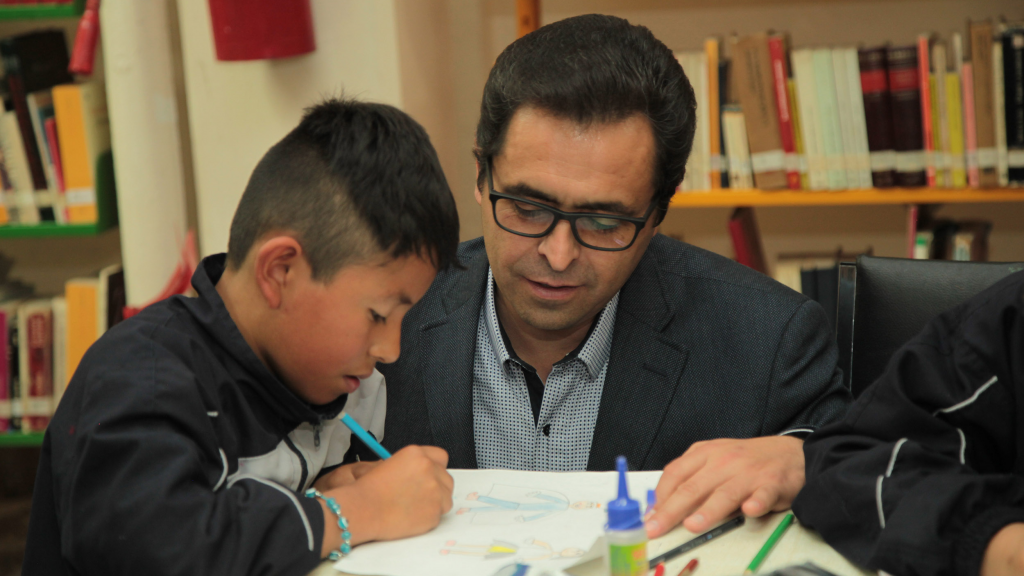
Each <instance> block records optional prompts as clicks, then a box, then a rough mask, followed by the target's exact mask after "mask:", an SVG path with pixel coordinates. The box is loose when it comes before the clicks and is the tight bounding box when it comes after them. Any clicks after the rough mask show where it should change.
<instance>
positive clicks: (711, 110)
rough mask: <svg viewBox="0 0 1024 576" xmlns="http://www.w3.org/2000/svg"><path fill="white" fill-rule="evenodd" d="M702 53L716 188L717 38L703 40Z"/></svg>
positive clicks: (718, 176)
mask: <svg viewBox="0 0 1024 576" xmlns="http://www.w3.org/2000/svg"><path fill="white" fill-rule="evenodd" d="M704 54H705V55H706V56H707V61H708V116H709V117H710V118H711V122H709V123H708V132H709V136H710V140H711V148H710V149H709V150H708V153H709V156H710V157H711V189H712V190H718V189H719V188H721V187H722V146H721V144H722V135H721V132H720V129H721V123H720V122H721V111H719V109H718V39H717V38H708V39H707V40H705V41H704Z"/></svg>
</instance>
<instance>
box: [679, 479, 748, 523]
mask: <svg viewBox="0 0 1024 576" xmlns="http://www.w3.org/2000/svg"><path fill="white" fill-rule="evenodd" d="M746 484H747V482H746V481H745V480H734V481H731V482H727V483H725V484H723V485H721V486H719V487H718V488H717V489H716V490H715V491H714V492H713V493H712V494H711V496H709V497H708V499H707V500H705V501H704V503H703V504H702V505H701V506H700V508H699V509H697V511H696V512H694V513H693V514H692V515H690V516H689V517H688V518H686V520H684V521H683V526H685V527H686V529H687V530H689V531H690V532H698V533H699V532H704V531H706V530H708V529H710V528H711V527H712V526H714V525H716V524H719V523H721V522H722V520H725V519H726V517H728V516H729V515H731V514H732V513H733V512H735V511H736V510H737V509H738V508H739V507H740V504H741V503H743V502H744V501H745V500H746V499H747V498H748V497H749V496H750V493H751V489H750V488H749V487H748V486H747V485H746Z"/></svg>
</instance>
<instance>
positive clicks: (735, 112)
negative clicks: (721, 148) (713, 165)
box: [722, 106, 754, 190]
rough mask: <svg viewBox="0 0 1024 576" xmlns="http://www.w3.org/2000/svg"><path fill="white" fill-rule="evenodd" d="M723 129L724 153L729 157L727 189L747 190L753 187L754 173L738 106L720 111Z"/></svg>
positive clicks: (744, 121) (745, 127)
mask: <svg viewBox="0 0 1024 576" xmlns="http://www.w3.org/2000/svg"><path fill="white" fill-rule="evenodd" d="M722 124H723V126H724V129H725V151H726V155H727V156H728V157H729V188H732V189H736V190H749V189H752V188H753V187H754V172H753V168H752V167H751V165H750V144H749V142H748V141H747V124H746V119H745V118H744V116H743V112H742V111H741V110H740V109H739V107H738V106H727V107H726V108H725V109H724V110H723V111H722Z"/></svg>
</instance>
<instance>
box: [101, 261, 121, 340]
mask: <svg viewBox="0 0 1024 576" xmlns="http://www.w3.org/2000/svg"><path fill="white" fill-rule="evenodd" d="M125 304H126V298H125V289H124V270H122V269H121V265H120V264H112V265H110V266H106V267H104V268H102V269H101V270H100V273H99V277H98V278H97V291H96V337H97V338H99V337H100V336H103V333H104V332H106V331H107V330H109V329H110V328H113V327H114V326H115V325H117V323H119V322H120V321H122V320H124V306H125Z"/></svg>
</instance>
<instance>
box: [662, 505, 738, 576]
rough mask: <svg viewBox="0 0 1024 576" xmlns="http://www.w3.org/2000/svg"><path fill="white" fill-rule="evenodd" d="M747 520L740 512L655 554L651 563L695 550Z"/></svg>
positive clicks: (665, 560)
mask: <svg viewBox="0 0 1024 576" xmlns="http://www.w3.org/2000/svg"><path fill="white" fill-rule="evenodd" d="M746 521H747V517H746V516H744V515H742V514H740V515H739V516H737V517H735V518H733V519H731V520H727V521H725V522H723V523H722V524H719V525H718V526H716V527H714V528H712V529H711V530H708V531H707V532H705V533H703V534H701V535H700V536H697V537H696V538H694V539H693V540H690V541H689V542H686V543H684V544H680V545H679V546H676V547H675V548H673V549H671V550H669V551H668V552H665V553H664V554H662V555H661V556H655V557H654V558H651V561H650V564H651V566H657V565H658V564H661V563H662V562H668V561H669V560H671V559H673V558H675V557H676V556H680V555H683V554H686V553H687V552H689V551H690V550H693V549H694V548H696V547H697V546H700V545H701V544H704V543H705V542H708V541H709V540H711V539H713V538H717V537H719V536H721V535H722V534H725V533H726V532H728V531H730V530H733V529H736V528H739V527H740V526H743V523H744V522H746Z"/></svg>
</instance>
